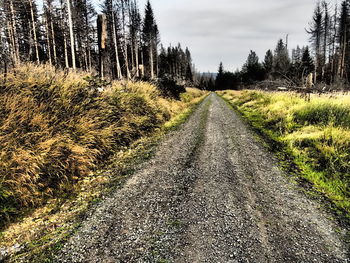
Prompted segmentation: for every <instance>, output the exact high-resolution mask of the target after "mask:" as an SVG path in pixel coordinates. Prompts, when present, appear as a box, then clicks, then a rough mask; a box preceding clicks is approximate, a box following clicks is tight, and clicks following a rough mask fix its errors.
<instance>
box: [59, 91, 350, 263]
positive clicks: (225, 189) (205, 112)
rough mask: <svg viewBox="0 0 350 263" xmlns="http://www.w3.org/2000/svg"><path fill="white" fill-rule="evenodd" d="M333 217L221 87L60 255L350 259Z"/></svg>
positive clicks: (81, 258) (64, 258)
mask: <svg viewBox="0 0 350 263" xmlns="http://www.w3.org/2000/svg"><path fill="white" fill-rule="evenodd" d="M329 218H330V215H328V214H327V212H325V211H323V210H322V209H321V208H320V203H319V202H318V201H317V200H313V199H311V198H310V197H308V196H307V195H305V194H304V193H302V191H300V189H298V186H296V185H295V184H293V183H292V182H290V181H289V180H288V176H286V175H285V174H284V173H283V172H281V171H280V169H279V168H278V166H277V164H276V161H275V160H274V158H273V156H272V154H270V153H268V152H267V151H266V150H265V149H264V148H263V147H262V146H261V145H260V144H259V142H257V140H256V139H255V138H254V135H253V132H251V131H250V130H249V128H248V127H247V126H246V125H245V124H244V123H243V122H242V120H241V119H240V117H239V116H237V114H236V113H235V112H234V111H233V110H231V109H230V108H229V107H228V106H227V105H226V103H225V102H224V101H223V100H222V99H221V98H219V97H218V96H217V95H216V94H214V93H213V94H211V95H209V96H208V97H207V98H206V99H205V100H204V101H203V103H202V104H201V105H200V106H199V107H198V109H197V110H196V111H195V112H194V113H193V115H192V116H191V117H190V118H189V120H188V121H187V122H186V123H185V124H184V125H183V126H182V127H181V128H180V129H179V130H178V131H175V132H173V133H171V134H170V135H168V136H167V138H165V140H164V141H163V142H162V143H161V144H160V146H159V149H158V150H157V153H156V155H155V157H154V158H153V159H152V160H150V161H148V162H147V163H146V164H145V165H143V168H142V169H141V170H140V171H138V172H137V173H136V174H134V175H133V176H132V177H131V178H130V179H129V180H128V181H127V182H126V183H125V185H124V186H123V187H122V188H121V189H119V190H117V191H116V192H115V193H114V194H112V195H111V196H110V197H108V198H106V199H105V200H103V201H102V202H101V203H100V205H99V206H98V207H97V208H96V209H95V210H94V211H93V212H91V213H90V215H89V216H88V218H87V219H86V221H85V222H84V223H83V225H82V227H81V228H80V229H79V230H78V231H77V233H76V234H74V235H73V236H72V237H71V238H70V240H69V241H68V242H67V244H66V245H65V246H64V248H63V249H62V251H61V252H60V254H59V255H58V256H57V259H56V261H57V262H70V263H72V262H113V263H115V262H179V263H185V262H189V263H194V262H215V263H219V262H222V263H228V262H327V263H328V262H332V263H333V262H350V261H349V260H347V258H348V250H349V247H348V246H349V244H348V243H347V242H346V240H345V239H344V236H345V234H346V233H345V232H346V231H345V230H344V229H342V228H341V227H339V226H337V224H336V222H335V221H332V220H330V219H329Z"/></svg>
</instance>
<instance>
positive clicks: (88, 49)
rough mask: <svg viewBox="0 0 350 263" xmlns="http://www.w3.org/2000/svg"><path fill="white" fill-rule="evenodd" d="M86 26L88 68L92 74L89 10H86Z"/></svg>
mask: <svg viewBox="0 0 350 263" xmlns="http://www.w3.org/2000/svg"><path fill="white" fill-rule="evenodd" d="M85 6H87V1H86V0H85ZM85 24H86V31H85V43H86V47H85V54H86V68H87V70H88V71H89V72H90V71H91V48H90V38H89V33H90V30H89V18H88V13H87V8H86V9H85Z"/></svg>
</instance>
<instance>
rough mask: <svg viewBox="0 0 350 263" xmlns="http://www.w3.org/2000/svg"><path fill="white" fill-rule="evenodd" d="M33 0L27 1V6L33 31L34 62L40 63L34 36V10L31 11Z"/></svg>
mask: <svg viewBox="0 0 350 263" xmlns="http://www.w3.org/2000/svg"><path fill="white" fill-rule="evenodd" d="M32 1H33V0H29V1H28V2H29V6H30V16H31V23H32V30H33V40H34V49H35V56H36V62H37V63H38V64H39V63H40V58H39V47H38V38H37V35H36V25H35V17H34V9H33V2H32Z"/></svg>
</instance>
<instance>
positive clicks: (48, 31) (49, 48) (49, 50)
mask: <svg viewBox="0 0 350 263" xmlns="http://www.w3.org/2000/svg"><path fill="white" fill-rule="evenodd" d="M45 28H46V40H47V52H48V56H49V64H50V65H52V57H51V45H50V29H49V22H48V17H47V13H46V16H45Z"/></svg>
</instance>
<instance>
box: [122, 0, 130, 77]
mask: <svg viewBox="0 0 350 263" xmlns="http://www.w3.org/2000/svg"><path fill="white" fill-rule="evenodd" d="M121 4H122V20H123V21H122V23H123V35H124V50H123V53H124V60H125V68H126V78H127V79H128V80H129V79H130V78H131V76H130V70H129V61H128V60H129V59H128V42H127V37H126V29H125V26H126V25H125V20H126V18H125V8H126V7H125V6H124V1H121Z"/></svg>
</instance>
